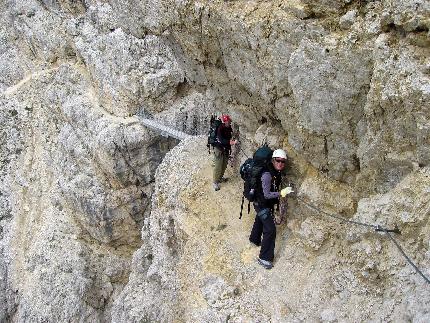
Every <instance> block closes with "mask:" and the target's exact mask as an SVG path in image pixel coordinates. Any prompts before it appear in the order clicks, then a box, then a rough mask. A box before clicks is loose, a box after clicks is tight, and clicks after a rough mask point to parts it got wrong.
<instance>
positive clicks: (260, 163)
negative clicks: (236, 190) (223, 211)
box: [239, 144, 273, 219]
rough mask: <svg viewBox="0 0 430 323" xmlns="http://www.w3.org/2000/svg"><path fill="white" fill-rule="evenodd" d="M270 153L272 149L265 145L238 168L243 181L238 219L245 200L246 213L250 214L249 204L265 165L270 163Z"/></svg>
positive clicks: (252, 199)
mask: <svg viewBox="0 0 430 323" xmlns="http://www.w3.org/2000/svg"><path fill="white" fill-rule="evenodd" d="M272 153H273V151H272V149H270V147H269V146H268V145H267V144H264V145H263V146H261V147H260V148H258V149H257V150H256V152H255V153H254V155H253V157H252V158H248V159H247V160H245V162H244V163H243V164H242V165H241V166H240V177H241V178H242V179H243V195H242V204H241V206H240V216H239V219H241V218H242V211H243V203H244V201H245V198H246V199H247V200H248V213H249V212H250V204H251V202H254V201H255V198H256V196H255V190H256V188H257V187H258V185H259V183H260V180H261V175H262V174H263V172H264V170H266V169H267V163H268V162H270V160H271V158H272Z"/></svg>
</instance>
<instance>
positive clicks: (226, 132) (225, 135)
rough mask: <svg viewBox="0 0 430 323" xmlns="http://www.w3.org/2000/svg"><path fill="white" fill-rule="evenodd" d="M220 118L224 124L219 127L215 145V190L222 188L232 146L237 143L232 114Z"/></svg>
mask: <svg viewBox="0 0 430 323" xmlns="http://www.w3.org/2000/svg"><path fill="white" fill-rule="evenodd" d="M220 119H221V121H222V124H221V125H220V126H219V127H218V129H217V140H216V141H217V143H216V145H215V147H214V163H213V166H214V168H213V188H214V190H215V191H218V190H219V189H220V186H219V183H220V182H223V181H225V180H226V179H225V178H223V176H224V172H225V170H226V168H227V163H228V158H229V155H230V151H231V146H232V145H235V144H236V140H232V129H231V126H230V124H231V118H230V116H229V115H227V114H223V115H221V118H220Z"/></svg>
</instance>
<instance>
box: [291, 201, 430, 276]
mask: <svg viewBox="0 0 430 323" xmlns="http://www.w3.org/2000/svg"><path fill="white" fill-rule="evenodd" d="M296 198H297V200H298V201H300V202H302V203H303V204H304V205H306V206H307V207H308V208H310V209H312V210H314V211H316V212H317V213H320V214H322V215H325V216H329V217H331V218H335V219H337V220H340V221H342V222H346V223H351V224H355V225H361V226H365V227H368V228H373V229H374V230H375V231H380V232H384V233H385V234H386V235H387V236H388V237H389V238H390V240H391V241H392V242H393V243H394V245H395V246H396V247H397V249H399V251H400V253H401V254H402V255H403V257H405V259H406V260H407V262H408V263H409V264H410V265H411V266H412V267H413V268H414V269H415V271H416V272H417V273H418V274H420V275H421V277H423V278H424V280H425V281H426V282H427V283H428V284H430V280H429V279H428V278H427V277H426V276H425V275H424V274H423V272H422V271H421V270H420V269H419V268H418V267H417V266H416V265H415V264H414V263H413V262H412V260H411V259H410V257H408V255H406V253H405V252H404V250H403V249H402V247H401V246H400V245H399V243H398V242H397V241H396V240H395V239H394V238H393V236H392V235H391V234H390V232H394V233H397V234H401V233H400V230H399V229H398V228H397V226H395V227H394V229H386V228H383V227H381V226H380V225H374V224H368V223H363V222H358V221H353V220H349V219H346V218H344V217H342V216H340V215H334V214H330V213H327V212H324V211H322V210H320V209H319V208H317V207H315V206H314V205H312V204H310V203H308V202H306V201H305V200H304V199H302V198H301V197H299V196H296Z"/></svg>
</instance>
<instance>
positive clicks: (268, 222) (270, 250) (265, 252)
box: [260, 216, 276, 262]
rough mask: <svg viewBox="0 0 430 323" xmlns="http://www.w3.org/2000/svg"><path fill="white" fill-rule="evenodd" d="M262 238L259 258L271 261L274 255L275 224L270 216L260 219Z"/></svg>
mask: <svg viewBox="0 0 430 323" xmlns="http://www.w3.org/2000/svg"><path fill="white" fill-rule="evenodd" d="M261 222H262V224H263V239H262V241H261V249H260V259H263V260H267V261H270V262H272V261H273V258H274V255H275V239H276V225H275V221H274V219H273V217H272V216H268V217H267V218H266V219H264V220H261Z"/></svg>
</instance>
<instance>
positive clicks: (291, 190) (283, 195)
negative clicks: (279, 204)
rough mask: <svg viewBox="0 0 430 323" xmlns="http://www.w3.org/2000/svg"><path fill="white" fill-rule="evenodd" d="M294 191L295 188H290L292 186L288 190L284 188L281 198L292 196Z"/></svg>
mask: <svg viewBox="0 0 430 323" xmlns="http://www.w3.org/2000/svg"><path fill="white" fill-rule="evenodd" d="M293 192H294V191H293V188H292V187H290V186H287V187H286V188H284V189H282V190H281V196H282V197H285V196H287V195H288V194H290V193H293Z"/></svg>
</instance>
